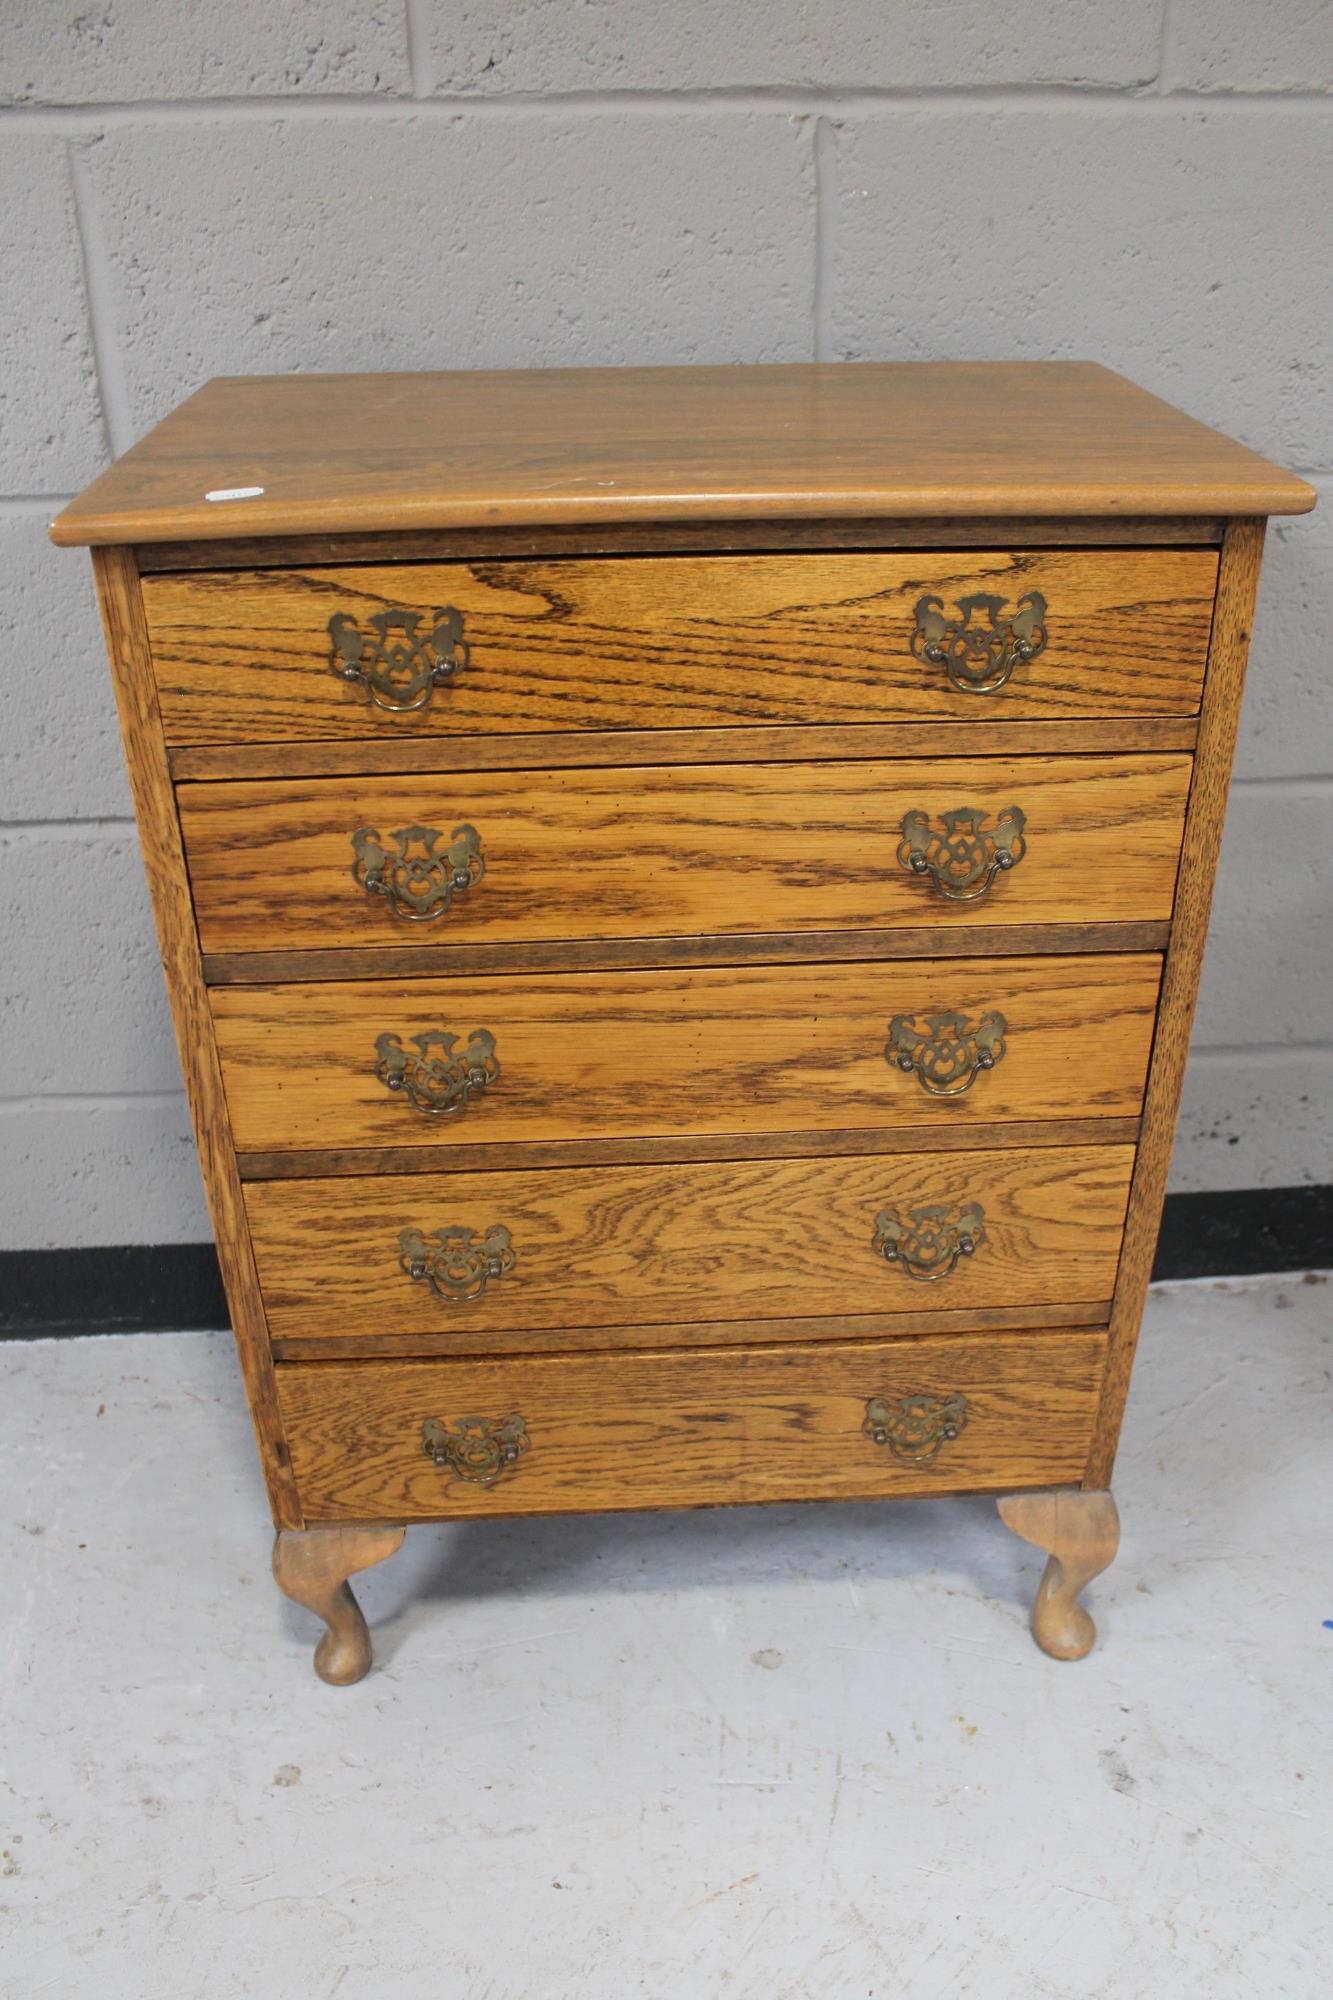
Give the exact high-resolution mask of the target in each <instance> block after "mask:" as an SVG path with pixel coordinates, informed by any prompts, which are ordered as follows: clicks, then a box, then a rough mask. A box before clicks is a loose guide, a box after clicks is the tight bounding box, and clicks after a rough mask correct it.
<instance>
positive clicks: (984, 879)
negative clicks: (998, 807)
mask: <svg viewBox="0 0 1333 2000" xmlns="http://www.w3.org/2000/svg"><path fill="white" fill-rule="evenodd" d="M939 819H940V826H942V827H943V829H944V830H943V832H940V831H939V830H938V829H936V828H933V827H932V826H931V823H930V814H929V813H924V812H921V811H919V810H918V811H915V812H909V813H904V814H903V827H902V832H903V837H902V839H901V841H900V842H899V843H898V861H899V865H900V866H901V867H903V868H906V869H909V870H910V871H911V873H912V874H913V875H929V877H930V878H931V880H932V881H933V882H934V884H935V887H936V888H937V889H938V890H939V893H940V894H941V896H947V897H948V899H949V901H950V902H951V903H974V902H975V901H976V900H977V898H978V897H979V896H984V895H985V894H986V891H987V890H988V889H989V888H990V885H991V883H992V882H993V881H994V880H995V877H996V876H997V875H1000V874H1003V873H1004V872H1005V871H1006V870H1007V869H1010V868H1017V866H1018V864H1019V862H1020V861H1021V860H1022V859H1023V856H1024V854H1025V853H1026V852H1027V842H1026V841H1025V840H1024V838H1023V829H1024V827H1025V826H1026V825H1027V816H1026V814H1024V813H1023V812H1021V811H1020V809H1019V808H1018V807H1017V806H1006V807H1005V809H1004V811H1003V812H1002V813H997V815H996V819H995V825H994V826H993V827H987V826H986V825H985V824H984V822H985V819H986V814H985V812H984V811H983V810H982V809H981V808H980V807H978V806H955V807H954V809H953V811H952V812H944V813H941V814H940V816H939Z"/></svg>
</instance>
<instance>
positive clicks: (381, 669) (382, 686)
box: [328, 604, 472, 715]
mask: <svg viewBox="0 0 1333 2000" xmlns="http://www.w3.org/2000/svg"><path fill="white" fill-rule="evenodd" d="M431 617H432V618H433V619H434V620H435V623H434V625H433V626H432V627H431V629H430V630H429V631H428V632H418V630H417V627H418V625H420V623H421V613H420V612H419V611H404V610H402V609H400V607H399V606H397V605H395V606H394V607H393V608H392V609H391V610H389V611H377V612H375V613H374V615H373V616H372V617H370V618H368V619H367V620H366V623H367V624H368V625H369V627H370V631H369V633H364V632H362V630H361V627H360V626H359V625H358V624H357V622H356V620H355V618H352V617H349V615H348V614H347V612H345V611H335V612H334V614H333V616H332V618H330V620H329V624H328V633H329V670H330V672H332V673H335V674H336V675H337V676H338V679H339V680H341V681H349V682H350V683H351V684H352V686H353V687H359V688H360V689H361V691H362V693H363V694H364V695H365V696H366V697H367V699H368V700H369V701H371V702H373V703H374V705H375V707H376V708H384V709H387V710H388V711H389V713H390V714H391V715H410V714H411V713H412V712H413V710H414V709H418V708H424V707H425V706H426V703H427V702H428V701H429V700H430V698H431V696H432V695H433V694H434V692H435V690H436V688H437V687H447V686H448V685H449V683H450V681H451V680H452V679H453V678H454V676H455V674H460V673H461V672H462V671H463V669H464V667H465V666H466V665H467V663H468V661H469V659H470V658H471V657H472V655H471V650H470V648H469V646H468V643H467V640H466V639H465V638H464V637H463V614H462V612H461V611H455V610H454V608H453V606H452V605H451V604H446V605H443V606H437V608H436V609H435V610H434V611H432V613H431Z"/></svg>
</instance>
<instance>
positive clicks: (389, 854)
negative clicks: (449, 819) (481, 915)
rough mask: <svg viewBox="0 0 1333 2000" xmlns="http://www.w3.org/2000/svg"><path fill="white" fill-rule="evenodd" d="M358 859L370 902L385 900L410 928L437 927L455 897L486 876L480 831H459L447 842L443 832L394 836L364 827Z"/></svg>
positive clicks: (423, 829)
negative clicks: (430, 925)
mask: <svg viewBox="0 0 1333 2000" xmlns="http://www.w3.org/2000/svg"><path fill="white" fill-rule="evenodd" d="M441 843H443V845H441ZM352 853H353V855H354V856H355V859H354V861H353V863H352V880H353V881H354V882H357V883H359V884H360V886H361V887H362V888H363V889H364V890H365V892H366V894H367V895H368V896H382V897H383V898H384V900H385V902H386V903H387V904H388V905H389V908H390V910H391V911H392V912H393V914H394V916H395V917H399V918H401V919H402V921H403V922H404V923H407V924H428V923H433V922H435V921H436V919H438V918H440V917H442V916H444V915H445V913H446V912H447V910H448V909H449V907H450V905H451V904H452V902H453V900H454V897H455V896H461V895H463V894H464V892H465V891H466V890H468V889H471V888H473V887H474V886H475V884H476V883H478V882H480V881H481V880H482V878H483V876H484V875H485V873H486V857H485V855H484V854H483V853H482V851H481V835H480V834H479V833H478V832H477V829H476V827H475V826H456V827H455V828H454V830H453V832H452V834H451V835H450V836H449V838H448V839H447V840H446V839H445V836H444V833H443V831H442V829H441V828H440V827H438V826H400V827H399V828H397V830H396V831H395V832H393V833H381V832H380V831H379V829H378V827H373V826H359V827H358V828H357V830H356V832H355V833H354V834H353V835H352Z"/></svg>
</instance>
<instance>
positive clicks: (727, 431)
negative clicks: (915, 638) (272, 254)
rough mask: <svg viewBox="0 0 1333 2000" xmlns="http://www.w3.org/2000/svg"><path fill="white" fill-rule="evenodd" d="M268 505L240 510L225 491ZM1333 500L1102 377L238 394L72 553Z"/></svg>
mask: <svg viewBox="0 0 1333 2000" xmlns="http://www.w3.org/2000/svg"><path fill="white" fill-rule="evenodd" d="M245 488H258V489H259V491H258V492H257V494H255V496H254V497H253V498H247V499H243V500H236V501H228V502H224V503H220V504H214V503H210V502H209V501H208V500H207V499H206V497H205V496H206V495H207V494H208V493H209V492H216V491H217V490H219V489H222V490H224V491H235V490H237V489H245ZM1313 505H1314V492H1313V489H1312V488H1310V487H1309V486H1307V485H1305V484H1304V482H1303V481H1301V480H1299V479H1294V478H1292V476H1291V475H1290V474H1289V473H1286V472H1282V471H1280V470H1279V469H1278V468H1277V467H1276V466H1273V465H1269V464H1268V463H1266V461H1265V460H1263V459H1261V458H1259V457H1257V456H1256V454H1255V453H1254V452H1251V451H1247V450H1245V449H1244V447H1243V446H1241V445H1238V444H1235V443H1233V442H1232V440H1231V439H1229V438H1224V437H1222V436H1221V435H1220V434H1219V433H1218V432H1217V431H1212V430H1209V429H1207V428H1206V426H1205V425H1203V424H1199V423H1195V422H1194V421H1193V420H1192V419H1191V418H1189V417H1186V416H1183V415H1182V414H1181V413H1180V411H1178V410H1173V409H1171V408H1170V406H1169V405H1168V404H1166V403H1163V402H1159V401H1158V399H1157V398H1156V397H1155V396H1149V395H1147V394H1146V393H1145V392H1144V391H1143V390H1142V389H1137V388H1135V387H1134V385H1133V384H1132V383H1130V382H1126V381H1125V380H1124V379H1123V377H1121V376H1118V375H1113V374H1112V373H1111V372H1110V371H1109V370H1108V369H1105V368H1099V367H1097V366H1095V365H1094V364H1092V363H1090V362H1076V361H1043V362H1024V361H1011V362H867V363H859V364H856V365H848V364H846V363H833V364H817V365H814V366H811V365H809V364H797V365H794V366H793V365H786V366H777V367H753V366H747V367H738V368H620V369H604V368H603V369H598V368H593V369H588V368H559V369H535V370H504V371H495V372H489V371H481V370H477V371H469V372H460V373H452V374H421V375H412V374H393V375H314V374H311V375H291V376H229V377H221V378H219V379H218V380H216V381H213V382H210V383H208V384H207V386H206V387H205V388H203V389H201V390H200V391H199V392H198V393H197V394H196V395H194V396H192V397H191V398H190V399H189V401H188V402H186V403H184V404H182V405H181V407H180V408H179V409H177V410H175V411H173V412H172V414H171V415H170V416H169V417H168V418H167V419H166V420H165V422H164V423H161V424H159V425H158V427H157V429H156V430H154V431H153V432H152V433H151V434H150V435H149V436H148V437H147V438H145V439H144V440H143V441H142V442H141V443H140V444H138V445H136V446H135V447H134V448H133V450H131V451H129V452H127V453H126V455H125V456H124V457H123V458H122V459H120V460H119V461H118V463H117V464H115V465H114V466H112V467H111V469H110V471H109V472H105V473H103V474H102V476H101V478H100V479H98V480H95V481H94V483H93V484H92V485H91V486H90V487H89V488H88V489H87V491H86V492H85V493H82V494H81V495H80V496H79V498H78V499H77V500H76V501H75V502H74V503H73V505H72V506H70V507H67V508H66V509H65V511H64V512H63V513H62V514H61V515H60V516H59V518H58V519H57V521H56V522H55V523H54V525H53V527H52V530H51V532H52V537H53V539H54V540H55V541H57V542H59V543H61V544H65V545H68V544H71V543H78V542H140V541H142V542H152V541H176V542H178V541H188V540H191V539H194V538H198V539H200V540H203V541H213V540H229V539H232V538H233V537H238V536H256V535H291V534H347V533H351V534H357V533H364V532H366V531H370V532H384V531H386V530H390V529H393V530H404V529H405V530H413V529H423V528H424V529H430V528H476V527H479V528H486V529H490V528H495V527H502V526H505V525H507V524H511V523H512V524H513V525H515V526H519V527H526V528H531V527H533V526H536V525H544V524H549V523H555V522H569V523H588V524H593V523H598V522H603V521H667V520H670V521H682V520H712V521H718V520H735V519H741V520H744V519H750V520H765V521H772V520H777V519H783V518H788V517H795V518H798V519H807V520H809V519H823V518H828V517H830V516H839V515H849V516H854V517H855V516H859V517H864V516H869V515H889V516H896V517H899V518H901V519H905V520H921V519H925V518H938V517H939V516H942V515H962V516H967V515H982V514H986V515H992V516H994V515H999V514H1022V515H1034V516H1035V515H1042V516H1046V515H1054V516H1057V517H1068V516H1071V515H1084V514H1091V515H1099V516H1106V515H1115V514H1126V515H1135V516H1143V515H1161V514H1203V515H1210V516H1215V515H1218V514H1233V513H1234V514H1266V513H1298V514H1299V513H1304V512H1306V511H1307V510H1308V509H1309V508H1310V507H1312V506H1313Z"/></svg>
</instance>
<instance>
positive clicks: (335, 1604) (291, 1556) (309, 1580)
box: [273, 1521, 407, 1687]
mask: <svg viewBox="0 0 1333 2000" xmlns="http://www.w3.org/2000/svg"><path fill="white" fill-rule="evenodd" d="M406 1532H407V1531H406V1529H405V1528H395V1527H385V1526H380V1525H375V1526H362V1525H360V1524H359V1523H358V1524H349V1523H344V1522H341V1521H337V1522H333V1523H330V1524H329V1525H328V1526H325V1527H318V1528H299V1529H298V1528H283V1529H280V1530H279V1532H278V1537H277V1540H276V1541H275V1542H274V1544H273V1575H274V1577H275V1579H276V1581H277V1585H278V1588H279V1590H281V1591H284V1592H285V1593H286V1595H287V1596H288V1597H290V1598H291V1599H292V1600H293V1602H294V1603H297V1604H304V1606H305V1607H306V1609H307V1611H313V1612H315V1613H316V1614H317V1615H318V1616H319V1617H320V1618H322V1619H323V1620H324V1622H325V1624H326V1625H327V1626H328V1628H329V1629H328V1631H327V1632H326V1633H325V1634H324V1636H323V1638H322V1639H321V1640H320V1642H319V1644H318V1646H316V1648H315V1672H316V1673H317V1674H318V1675H319V1677H320V1679H321V1680H322V1681H329V1682H331V1683H332V1685H333V1686H334V1687H348V1686H350V1685H351V1683H352V1682H353V1681H359V1680H360V1679H361V1678H362V1677H363V1675H365V1674H366V1673H368V1672H369V1670H370V1661H371V1649H370V1633H369V1632H368V1631H367V1630H366V1621H365V1619H364V1618H363V1617H362V1615H361V1606H360V1605H359V1604H358V1603H357V1601H356V1599H355V1598H354V1597H353V1595H352V1593H351V1591H350V1590H349V1588H348V1585H347V1579H348V1577H349V1576H353V1575H355V1573H356V1571H357V1570H359V1569H371V1568H373V1566H374V1565H375V1564H376V1563H379V1562H383V1561H384V1560H385V1558H386V1557H388V1556H391V1555H393V1554H394V1553H395V1552H396V1551H397V1550H398V1549H400V1548H401V1547H402V1545H403V1536H404V1534H405V1533H406Z"/></svg>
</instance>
